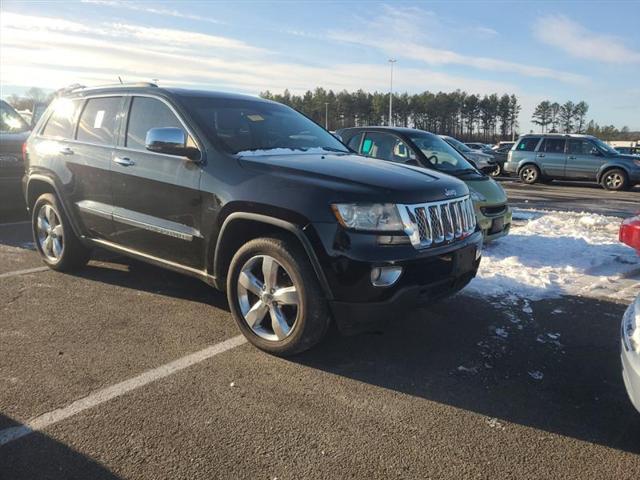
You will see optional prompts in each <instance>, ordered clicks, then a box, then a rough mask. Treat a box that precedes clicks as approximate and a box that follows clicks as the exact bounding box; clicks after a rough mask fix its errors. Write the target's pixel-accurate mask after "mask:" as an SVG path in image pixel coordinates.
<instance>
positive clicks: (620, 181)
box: [600, 168, 629, 192]
mask: <svg viewBox="0 0 640 480" xmlns="http://www.w3.org/2000/svg"><path fill="white" fill-rule="evenodd" d="M600 185H602V188H604V189H605V190H612V191H618V192H619V191H621V190H626V189H627V188H629V177H627V173H626V172H625V171H624V170H621V169H619V168H612V169H611V170H607V171H606V172H604V173H603V174H602V178H600Z"/></svg>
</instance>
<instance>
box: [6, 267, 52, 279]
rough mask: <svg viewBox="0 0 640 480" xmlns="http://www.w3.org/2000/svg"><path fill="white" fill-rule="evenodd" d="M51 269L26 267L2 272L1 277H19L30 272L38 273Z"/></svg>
mask: <svg viewBox="0 0 640 480" xmlns="http://www.w3.org/2000/svg"><path fill="white" fill-rule="evenodd" d="M46 270H50V268H49V267H35V268H25V269H24V270H14V271H13V272H7V273H0V278H9V277H17V276H18V275H27V274H28V273H37V272H44V271H46Z"/></svg>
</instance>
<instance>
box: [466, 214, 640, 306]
mask: <svg viewBox="0 0 640 480" xmlns="http://www.w3.org/2000/svg"><path fill="white" fill-rule="evenodd" d="M619 226H620V219H619V218H616V217H607V216H603V215H597V214H591V213H578V212H557V211H542V210H517V211H515V212H514V224H513V226H512V229H511V232H510V234H509V235H508V236H507V237H505V238H502V239H500V240H498V241H496V242H494V243H491V244H489V245H487V246H486V248H485V249H484V252H483V259H482V262H481V264H480V270H479V272H478V276H477V277H476V278H475V279H474V280H473V281H472V282H471V284H470V285H469V287H468V289H467V290H466V292H468V293H470V294H473V295H482V296H483V297H485V298H486V297H495V298H499V299H500V300H501V301H502V302H505V301H509V300H511V301H513V302H514V303H516V302H517V303H520V302H521V301H522V300H527V301H528V300H542V299H545V298H556V297H560V296H563V295H574V296H586V297H592V298H609V299H611V300H616V301H622V302H625V303H629V302H630V301H631V300H632V299H633V298H634V297H635V296H636V295H637V294H638V293H640V256H638V255H637V254H636V252H635V251H634V250H633V249H631V248H629V247H627V246H626V245H623V244H621V243H620V242H619V241H618V228H619Z"/></svg>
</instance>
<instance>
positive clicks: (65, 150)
mask: <svg viewBox="0 0 640 480" xmlns="http://www.w3.org/2000/svg"><path fill="white" fill-rule="evenodd" d="M60 153H61V154H62V155H73V150H71V149H70V148H69V147H65V148H63V149H61V150H60Z"/></svg>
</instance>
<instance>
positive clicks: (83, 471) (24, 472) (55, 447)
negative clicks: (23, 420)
mask: <svg viewBox="0 0 640 480" xmlns="http://www.w3.org/2000/svg"><path fill="white" fill-rule="evenodd" d="M0 425H2V428H11V427H19V426H21V424H20V423H19V422H16V421H15V420H13V419H11V418H9V417H7V416H5V415H2V414H0ZM0 478H6V479H11V480H21V479H25V480H27V479H28V480H33V479H41V478H47V479H60V480H75V479H77V480H87V479H92V480H116V479H119V478H120V477H118V476H117V475H115V474H113V473H112V472H110V471H109V469H107V468H106V467H105V466H104V465H101V464H100V463H98V462H96V461H95V460H93V459H91V458H89V457H87V456H86V455H84V454H82V453H80V452H78V451H76V450H74V449H73V448H71V447H68V446H67V445H64V444H63V443H60V442H58V441H57V440H54V439H53V438H51V437H49V436H47V435H45V434H44V433H40V432H34V433H31V434H29V435H27V436H24V437H22V438H19V439H17V440H14V441H12V442H9V443H7V444H5V445H3V446H0Z"/></svg>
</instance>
